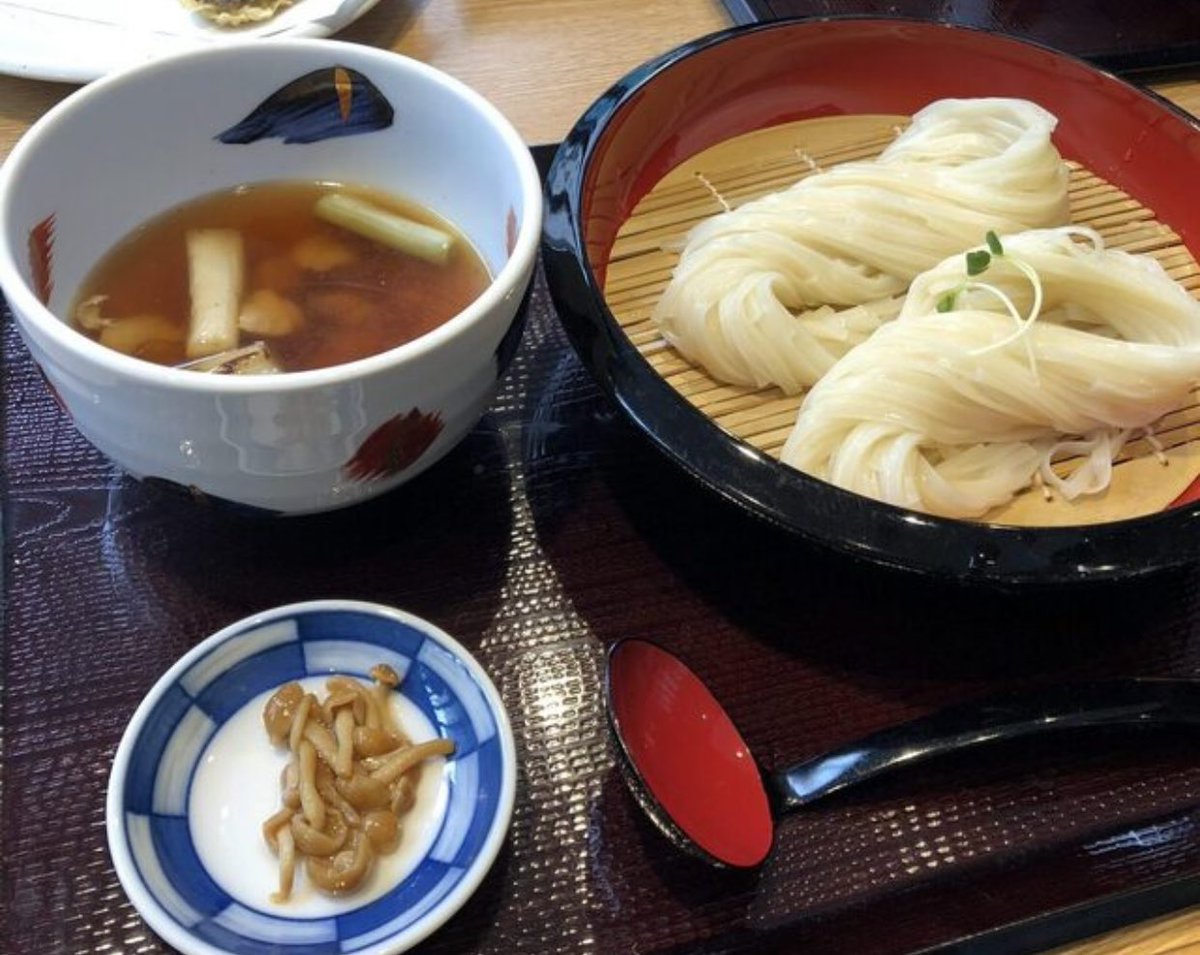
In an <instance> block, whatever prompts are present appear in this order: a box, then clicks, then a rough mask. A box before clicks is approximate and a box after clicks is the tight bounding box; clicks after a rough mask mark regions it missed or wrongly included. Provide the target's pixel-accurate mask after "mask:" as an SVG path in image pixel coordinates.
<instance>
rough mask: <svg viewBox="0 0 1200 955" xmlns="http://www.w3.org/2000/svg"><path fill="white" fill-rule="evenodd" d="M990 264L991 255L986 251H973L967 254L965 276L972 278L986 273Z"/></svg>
mask: <svg viewBox="0 0 1200 955" xmlns="http://www.w3.org/2000/svg"><path fill="white" fill-rule="evenodd" d="M991 264H992V254H991V253H990V252H988V251H987V250H986V249H975V250H974V251H972V252H968V253H967V275H968V276H970V277H971V278H974V277H975V276H976V275H982V274H983V273H984V272H986V271H987V267H988V266H989V265H991Z"/></svg>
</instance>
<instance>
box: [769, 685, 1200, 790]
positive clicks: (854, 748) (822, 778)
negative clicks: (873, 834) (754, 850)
mask: <svg viewBox="0 0 1200 955" xmlns="http://www.w3.org/2000/svg"><path fill="white" fill-rule="evenodd" d="M1161 724H1175V725H1193V724H1200V681H1195V680H1156V679H1127V680H1112V681H1105V682H1095V683H1071V684H1063V685H1061V686H1055V687H1046V688H1042V689H1039V690H1033V691H1028V692H1025V693H1020V694H1016V695H1012V696H1005V697H996V698H993V699H989V700H983V701H981V702H977V703H967V704H963V705H960V706H954V707H950V708H947V709H944V710H939V711H938V712H936V713H932V714H930V715H929V716H926V717H921V718H918V719H915V720H913V721H911V722H909V723H902V724H901V725H899V726H895V727H892V728H890V729H886V730H881V731H880V732H878V733H874V734H872V735H870V736H867V737H865V738H863V739H861V740H858V741H857V742H855V743H851V744H850V745H848V746H845V747H842V748H841V749H837V750H834V751H833V752H830V753H826V754H825V755H824V756H820V757H817V758H816V759H811V760H808V761H807V762H803V763H800V764H798V765H796V766H793V767H792V768H790V769H786V770H783V771H781V772H777V773H775V774H773V775H771V776H769V777H768V779H767V788H768V790H769V791H770V792H771V795H772V797H773V798H774V799H775V802H776V805H777V806H778V807H779V808H780V809H782V810H787V809H795V808H796V807H798V806H804V805H807V804H808V803H810V802H813V801H814V800H816V799H820V798H821V797H822V796H827V795H829V794H830V793H833V792H837V791H838V790H840V789H845V788H846V787H847V786H853V785H854V784H855V783H859V782H862V781H863V780H866V779H871V778H873V777H875V776H879V775H881V774H883V773H886V772H889V771H890V770H893V769H896V768H898V767H900V766H907V765H909V764H911V763H915V762H920V761H923V760H927V759H932V758H933V757H936V756H941V755H943V754H946V753H953V752H957V751H959V750H964V749H970V748H971V747H974V746H979V745H981V744H983V743H990V742H993V741H997V742H998V741H1001V740H1011V739H1017V738H1020V737H1024V736H1033V735H1036V734H1039V733H1045V732H1049V731H1052V730H1068V729H1083V728H1087V727H1099V726H1131V725H1133V726H1150V725H1161Z"/></svg>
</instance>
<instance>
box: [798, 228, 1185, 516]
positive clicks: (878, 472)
mask: <svg viewBox="0 0 1200 955" xmlns="http://www.w3.org/2000/svg"><path fill="white" fill-rule="evenodd" d="M1076 238H1085V239H1087V240H1089V241H1088V242H1087V243H1080V242H1077V241H1075V239H1076ZM1001 241H1002V245H1003V249H1004V255H1003V256H1002V257H998V258H994V259H993V261H992V264H991V265H990V267H989V268H988V269H987V271H986V272H984V273H983V274H982V275H981V276H979V277H978V279H977V280H973V281H978V282H986V283H987V284H989V285H992V286H994V287H996V288H998V289H999V290H1000V291H1002V292H1003V293H1005V294H1006V295H1008V296H1009V297H1010V298H1011V300H1012V302H1013V304H1014V305H1015V306H1016V307H1017V309H1018V310H1019V311H1020V312H1021V314H1022V315H1024V316H1028V315H1029V314H1030V309H1031V307H1032V304H1033V289H1032V285H1031V283H1030V281H1029V279H1028V278H1027V277H1026V276H1024V275H1022V274H1021V273H1020V272H1019V271H1018V269H1017V268H1016V267H1015V266H1014V265H1013V264H1012V260H1014V259H1019V260H1022V261H1023V262H1025V263H1027V264H1028V265H1029V266H1031V267H1032V268H1033V269H1034V270H1035V271H1036V273H1037V275H1038V276H1039V277H1040V283H1041V286H1042V291H1043V295H1044V301H1043V303H1042V310H1041V313H1040V317H1038V318H1037V319H1036V322H1035V323H1032V324H1027V325H1026V324H1024V323H1022V324H1021V325H1018V323H1017V322H1016V321H1015V320H1014V318H1013V316H1012V315H1011V314H1010V313H1009V312H1008V311H1007V308H1006V306H1005V305H1004V304H1003V303H1002V302H1001V300H1000V299H999V298H998V297H997V296H996V295H995V294H993V293H990V292H987V291H986V290H982V289H979V290H975V289H972V290H968V291H965V292H959V294H958V295H957V296H956V297H955V299H954V310H953V311H949V312H938V311H937V304H938V302H939V300H941V299H942V298H943V296H945V295H946V294H947V293H948V292H952V291H953V290H954V289H956V288H961V287H962V284H963V283H964V281H966V267H965V260H964V256H963V255H961V254H960V255H956V256H953V257H951V258H949V259H947V260H946V261H944V262H942V263H941V264H940V265H938V266H937V267H936V268H934V269H932V270H930V271H929V272H926V273H925V274H923V275H921V276H919V277H918V278H917V279H916V280H915V281H914V282H913V284H912V288H911V290H910V291H909V294H908V296H907V298H906V300H905V304H904V307H903V309H902V311H901V314H900V316H899V318H898V319H897V320H896V321H894V322H892V323H890V324H889V325H887V326H885V327H883V328H881V329H880V330H879V331H878V332H876V333H875V334H874V335H873V336H872V337H871V338H870V339H869V340H868V341H867V342H865V343H864V344H862V345H860V346H859V347H858V348H856V349H855V350H854V351H852V352H850V353H849V354H848V355H846V356H845V357H844V358H843V359H842V360H841V361H840V362H839V363H838V364H837V365H836V366H835V367H834V368H833V369H832V370H831V371H830V372H829V373H828V374H827V375H826V376H825V377H824V378H823V379H822V380H821V381H819V382H818V383H817V384H816V386H814V388H813V389H812V391H811V392H809V394H808V395H807V396H806V397H805V400H804V402H803V404H802V405H801V407H800V411H799V414H798V416H797V420H796V425H795V428H794V429H793V431H792V433H791V435H790V436H789V437H788V440H787V442H786V444H785V445H784V448H783V453H782V460H783V461H785V462H786V463H788V464H790V465H792V466H794V467H797V468H799V469H800V470H803V471H806V472H808V473H809V474H812V475H815V476H817V477H820V478H823V479H825V480H827V481H830V482H832V483H833V484H837V485H839V486H841V487H843V488H846V489H848V490H851V491H856V492H858V493H860V494H864V495H867V496H869V497H872V498H875V499H877V500H882V501H886V502H889V503H892V504H897V505H900V506H902V507H907V508H910V509H913V510H919V511H924V512H926V513H930V514H936V515H941V516H945V517H957V518H970V517H979V516H982V515H984V514H985V513H987V512H988V511H989V510H991V509H993V508H995V507H998V506H1000V505H1003V504H1005V503H1007V502H1008V501H1010V500H1011V499H1012V497H1013V496H1014V495H1015V494H1016V493H1017V492H1018V491H1021V490H1022V489H1024V488H1027V487H1029V486H1030V485H1031V484H1032V483H1033V482H1034V480H1035V478H1036V476H1038V475H1040V476H1041V478H1042V479H1043V480H1044V481H1045V482H1046V484H1047V486H1049V487H1052V488H1054V489H1055V490H1057V491H1058V492H1059V493H1060V494H1062V496H1063V497H1065V498H1068V499H1073V498H1075V497H1077V496H1078V495H1080V494H1088V493H1096V492H1099V491H1101V490H1103V489H1104V488H1106V487H1107V486H1108V484H1109V481H1110V478H1111V473H1112V462H1113V459H1114V458H1115V456H1116V455H1117V453H1118V452H1119V451H1120V449H1121V446H1122V444H1123V443H1124V442H1125V440H1126V439H1127V438H1128V437H1129V436H1130V435H1131V434H1135V433H1138V432H1139V431H1142V430H1143V429H1147V428H1148V427H1149V426H1150V425H1152V424H1153V423H1154V422H1156V421H1157V420H1158V419H1159V418H1161V417H1162V416H1163V415H1165V414H1167V413H1168V412H1170V411H1172V410H1174V409H1176V408H1179V407H1181V406H1182V405H1184V404H1185V403H1186V402H1187V399H1188V393H1189V391H1190V389H1191V388H1192V387H1193V385H1194V384H1195V383H1196V382H1197V380H1200V302H1197V301H1196V300H1195V299H1193V298H1192V297H1191V296H1190V295H1189V294H1188V293H1187V292H1186V291H1184V289H1183V288H1181V287H1180V286H1179V285H1177V284H1176V283H1175V282H1174V281H1172V279H1171V278H1170V276H1168V275H1167V274H1166V272H1165V271H1163V269H1162V267H1161V266H1160V265H1159V264H1158V262H1156V261H1155V260H1154V259H1152V258H1149V257H1146V256H1134V255H1129V254H1127V253H1124V252H1120V251H1115V250H1106V249H1104V247H1103V242H1102V240H1101V238H1100V236H1099V235H1097V234H1096V233H1094V232H1092V231H1091V230H1088V229H1080V228H1065V229H1050V230H1038V231H1032V232H1026V233H1024V234H1021V235H1015V236H1009V237H1007V238H1003V239H1002V240H1001ZM1019 327H1023V333H1022V334H1020V335H1018V334H1016V331H1017V329H1018V328H1019ZM1074 454H1082V455H1083V460H1082V462H1081V463H1080V464H1079V466H1078V467H1077V468H1076V469H1075V470H1074V471H1073V472H1072V473H1071V474H1070V476H1069V477H1067V478H1066V479H1063V478H1060V477H1059V476H1058V475H1057V474H1056V473H1055V471H1054V470H1053V468H1052V467H1051V464H1052V462H1053V461H1054V460H1056V459H1059V458H1061V457H1064V456H1068V455H1074Z"/></svg>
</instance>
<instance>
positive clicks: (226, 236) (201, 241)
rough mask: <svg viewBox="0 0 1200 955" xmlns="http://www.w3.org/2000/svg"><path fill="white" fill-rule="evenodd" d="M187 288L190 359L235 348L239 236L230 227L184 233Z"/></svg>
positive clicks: (239, 281)
mask: <svg viewBox="0 0 1200 955" xmlns="http://www.w3.org/2000/svg"><path fill="white" fill-rule="evenodd" d="M186 241H187V259H188V288H189V291H190V292H191V297H192V311H191V324H190V326H189V328H188V339H187V354H188V357H189V358H201V357H203V356H204V355H215V354H216V353H217V352H222V351H227V350H228V349H230V348H236V347H237V343H238V327H237V316H238V305H239V304H240V302H241V298H242V271H243V268H244V265H243V261H242V236H241V233H239V232H236V231H234V230H233V229H193V230H191V231H189V232H188V233H187V236H186Z"/></svg>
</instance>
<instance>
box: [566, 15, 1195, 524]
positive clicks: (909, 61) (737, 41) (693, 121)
mask: <svg viewBox="0 0 1200 955" xmlns="http://www.w3.org/2000/svg"><path fill="white" fill-rule="evenodd" d="M1148 15H1149V14H1148ZM971 96H1012V97H1021V98H1024V99H1030V100H1033V101H1034V102H1037V103H1040V104H1041V105H1042V106H1044V107H1045V108H1046V109H1048V110H1050V112H1052V113H1054V114H1055V115H1056V116H1057V117H1058V119H1059V125H1058V128H1057V129H1056V130H1055V133H1054V140H1055V143H1056V145H1057V146H1058V149H1059V151H1060V152H1061V153H1062V154H1063V156H1064V157H1066V158H1068V159H1074V160H1076V161H1078V162H1080V163H1081V164H1083V165H1084V166H1085V167H1086V168H1087V169H1089V170H1090V171H1091V172H1093V173H1095V174H1096V175H1098V176H1101V177H1103V178H1104V179H1106V180H1108V181H1109V182H1110V183H1112V184H1113V185H1115V186H1117V187H1118V188H1120V189H1122V190H1124V191H1125V192H1127V193H1128V194H1129V195H1131V196H1133V197H1134V198H1135V199H1137V200H1138V201H1139V202H1140V203H1141V204H1142V205H1144V206H1146V207H1148V208H1149V209H1152V210H1153V211H1154V213H1155V216H1156V218H1157V219H1158V220H1159V221H1160V222H1163V223H1165V224H1166V225H1168V226H1170V227H1171V228H1172V229H1174V230H1175V231H1176V232H1177V233H1178V234H1179V236H1180V238H1181V239H1182V240H1183V241H1184V243H1185V244H1186V245H1187V246H1188V247H1189V248H1190V249H1191V250H1192V253H1193V255H1195V254H1196V246H1195V242H1197V241H1200V238H1197V237H1200V202H1196V201H1194V199H1193V196H1194V183H1195V179H1196V176H1197V175H1198V174H1200V135H1198V132H1200V126H1198V125H1197V124H1196V123H1195V122H1194V121H1192V120H1190V119H1189V118H1188V117H1186V116H1185V115H1184V114H1182V113H1181V112H1177V111H1175V110H1173V109H1171V108H1170V107H1168V106H1167V105H1165V104H1164V103H1163V102H1162V101H1161V100H1159V99H1157V98H1156V97H1154V96H1153V95H1152V94H1149V93H1146V92H1143V91H1140V90H1137V89H1135V88H1133V87H1131V86H1129V85H1128V84H1126V83H1124V82H1122V81H1121V80H1118V79H1116V78H1115V77H1112V76H1109V75H1107V74H1105V73H1101V72H1099V71H1097V70H1096V69H1094V68H1092V67H1090V66H1088V65H1087V64H1086V63H1083V62H1082V61H1080V60H1076V59H1072V58H1070V57H1067V56H1064V55H1062V54H1059V53H1055V52H1053V51H1051V50H1049V49H1045V48H1043V47H1038V46H1034V45H1031V44H1029V43H1025V42H1021V41H1018V40H1013V39H1010V38H1008V37H1003V36H998V35H996V34H992V33H987V32H984V31H981V30H972V29H966V28H961V27H950V26H946V25H941V24H931V23H918V22H912V21H902V20H862V19H834V20H806V21H797V22H790V23H789V22H784V23H775V24H771V25H769V26H765V27H762V28H759V29H753V30H748V31H743V32H736V33H731V34H728V35H726V36H725V37H724V38H722V39H718V40H713V39H709V40H700V41H697V43H696V44H695V45H694V46H693V47H692V48H691V52H690V53H689V54H688V55H685V56H681V57H680V58H678V59H676V60H675V61H674V62H669V63H668V64H667V65H665V66H663V67H662V68H661V69H659V70H658V71H657V72H655V73H654V75H653V76H652V77H651V78H650V79H649V80H648V81H647V82H645V83H644V84H643V85H642V86H640V87H638V88H636V89H635V90H634V91H633V92H632V93H631V95H630V96H629V97H628V99H627V101H626V102H624V103H623V104H622V105H621V106H620V107H619V108H618V109H617V110H616V112H615V113H614V114H613V115H611V116H610V117H609V119H608V125H607V128H606V129H605V130H604V131H603V133H602V135H601V137H600V139H599V141H598V143H597V146H596V148H595V149H594V151H593V153H592V156H591V158H590V160H589V163H588V168H587V171H586V173H585V183H584V188H583V190H582V194H583V195H584V196H585V197H587V199H586V204H585V207H584V209H583V233H584V240H585V243H586V246H587V250H588V258H589V260H590V263H591V266H592V269H593V271H594V273H595V275H596V278H597V280H598V281H599V282H600V283H601V284H603V281H604V273H605V270H606V268H607V263H608V256H609V253H610V250H611V248H612V244H613V240H614V238H615V237H616V233H617V230H618V229H619V228H620V226H621V224H622V223H623V222H624V221H625V220H626V219H627V218H628V217H629V215H630V213H631V212H632V210H633V208H634V206H635V205H636V204H637V202H638V200H639V199H640V198H641V197H642V196H643V195H645V194H646V192H648V191H649V190H650V189H651V188H652V187H653V186H654V184H655V183H656V182H658V180H659V179H661V178H662V177H663V176H664V175H665V174H666V173H667V172H669V171H670V170H671V169H673V168H674V167H675V166H677V165H679V163H681V162H683V161H684V160H685V159H687V158H689V157H690V156H693V155H695V154H696V153H698V152H700V151H701V150H704V149H706V148H708V147H709V146H713V145H715V144H717V143H719V142H722V141H724V140H727V139H731V138H733V137H735V136H739V135H741V134H743V133H747V132H751V131H753V130H755V129H762V128H764V127H767V126H772V125H778V124H780V123H785V122H791V121H794V120H799V119H811V118H815V117H819V116H834V115H842V114H852V113H883V114H887V113H896V114H906V115H911V114H912V113H914V112H916V111H917V110H918V109H920V108H921V107H922V106H924V105H926V104H927V103H929V102H931V101H933V100H936V99H942V98H945V97H971ZM1197 498H1200V482H1197V485H1194V486H1193V487H1192V488H1189V489H1188V491H1187V492H1185V493H1184V494H1183V495H1182V496H1181V497H1180V498H1179V499H1178V500H1177V501H1176V502H1175V503H1176V504H1182V503H1187V502H1189V501H1190V500H1193V499H1197Z"/></svg>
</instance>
